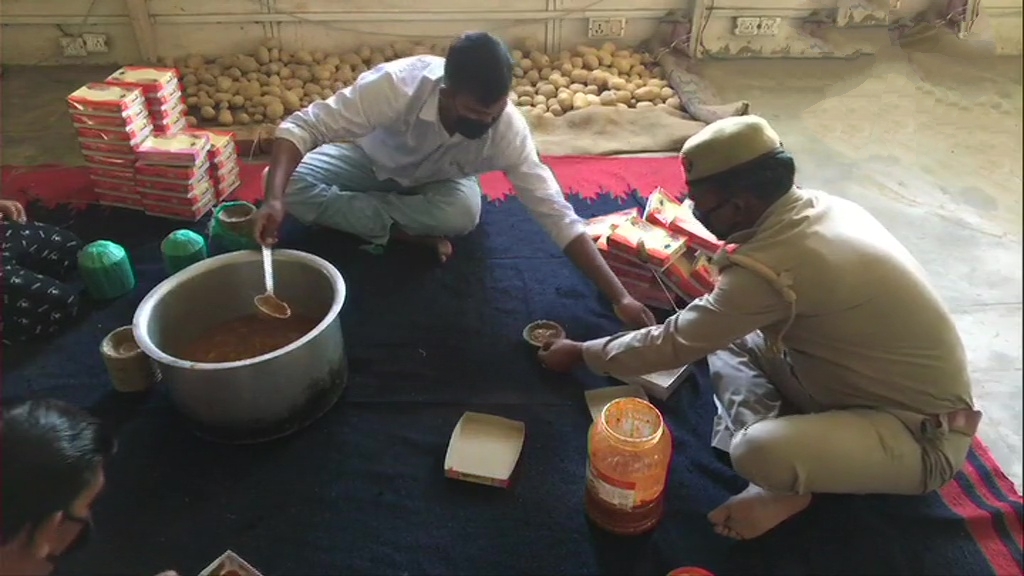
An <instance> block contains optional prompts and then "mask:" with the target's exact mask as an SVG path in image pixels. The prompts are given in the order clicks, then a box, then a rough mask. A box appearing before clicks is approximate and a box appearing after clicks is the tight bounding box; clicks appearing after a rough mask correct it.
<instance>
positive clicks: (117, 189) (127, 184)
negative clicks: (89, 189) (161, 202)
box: [92, 176, 139, 196]
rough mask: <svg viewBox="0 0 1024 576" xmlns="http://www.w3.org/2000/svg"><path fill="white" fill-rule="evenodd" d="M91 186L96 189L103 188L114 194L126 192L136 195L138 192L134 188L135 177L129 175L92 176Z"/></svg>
mask: <svg viewBox="0 0 1024 576" xmlns="http://www.w3.org/2000/svg"><path fill="white" fill-rule="evenodd" d="M92 183H93V187H94V188H96V189H97V190H101V189H102V190H105V191H107V192H111V193H116V194H127V195H129V196H138V195H139V193H138V192H137V191H136V189H135V179H134V178H133V177H131V176H129V177H128V178H123V179H116V180H115V179H111V178H104V177H98V176H92Z"/></svg>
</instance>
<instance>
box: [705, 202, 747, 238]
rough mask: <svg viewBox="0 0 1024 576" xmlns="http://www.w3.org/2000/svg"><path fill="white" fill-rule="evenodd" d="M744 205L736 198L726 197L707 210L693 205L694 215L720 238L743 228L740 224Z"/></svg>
mask: <svg viewBox="0 0 1024 576" xmlns="http://www.w3.org/2000/svg"><path fill="white" fill-rule="evenodd" d="M742 212H743V207H742V206H741V205H740V204H739V203H738V202H737V200H736V199H735V198H726V199H724V200H720V201H718V202H716V203H715V204H713V205H711V207H710V208H708V209H707V210H700V209H698V208H697V205H696V204H694V205H693V216H694V218H696V219H697V221H698V222H700V223H701V224H703V225H704V227H705V228H707V229H708V231H709V232H711V233H712V234H714V235H715V237H716V238H718V239H719V240H725V239H726V238H728V237H729V236H732V235H733V234H735V233H736V232H739V231H741V230H743V226H741V225H739V224H738V221H739V216H740V215H741V214H742Z"/></svg>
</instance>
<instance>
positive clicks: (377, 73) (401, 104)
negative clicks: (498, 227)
mask: <svg viewBox="0 0 1024 576" xmlns="http://www.w3.org/2000/svg"><path fill="white" fill-rule="evenodd" d="M512 68H513V64H512V59H511V55H510V54H509V51H508V49H507V47H506V46H505V45H504V43H502V42H501V40H499V39H497V38H495V37H494V36H492V35H490V34H486V33H470V34H465V35H463V36H462V37H460V38H458V39H457V40H456V41H455V42H454V43H453V44H452V45H451V48H450V49H449V52H448V56H447V57H446V58H440V57H437V56H428V55H424V56H413V57H410V58H402V59H399V60H395V61H393V62H388V63H385V64H381V65H379V66H377V67H375V68H373V69H372V70H369V71H367V72H364V73H363V74H362V75H361V76H360V77H359V79H358V80H357V81H356V83H355V84H353V85H352V86H350V87H348V88H346V89H344V90H341V91H340V92H338V93H337V94H335V95H334V96H332V97H330V98H328V99H327V100H324V101H322V102H314V103H313V104H311V105H310V106H309V107H308V108H306V109H305V110H302V111H300V112H296V113H295V114H293V115H291V116H290V117H289V118H287V119H286V120H285V121H284V122H282V123H281V125H280V126H279V127H278V129H277V133H276V138H275V142H274V147H273V152H272V156H271V161H270V167H269V171H268V173H267V177H266V190H265V194H266V197H265V201H264V203H263V205H262V206H261V208H260V211H259V213H258V215H257V224H256V235H257V239H258V240H259V241H260V242H262V243H264V244H272V243H273V242H275V241H276V240H277V231H278V228H279V227H280V224H281V220H282V218H283V217H284V213H285V211H287V212H288V213H289V214H291V215H292V216H293V217H295V218H296V219H297V220H299V221H300V222H302V223H304V224H312V225H320V226H325V227H328V228H333V229H335V230H341V231H343V232H348V233H350V234H354V235H356V236H359V237H361V238H363V239H365V240H367V241H368V242H370V243H372V244H374V245H378V246H380V245H384V244H386V243H387V242H388V241H389V240H390V239H391V238H396V239H404V240H410V241H415V242H420V243H425V244H428V245H430V246H433V247H434V248H436V250H437V254H438V257H439V258H440V260H441V261H442V262H444V261H446V260H447V259H448V258H449V257H450V256H451V253H452V246H451V243H450V242H449V241H448V238H449V237H453V236H459V235H462V234H466V233H468V232H470V231H471V230H473V229H474V228H475V227H476V225H477V223H478V222H479V219H480V208H481V206H480V204H481V190H480V182H479V180H478V178H477V177H478V176H479V175H480V174H484V173H487V172H491V171H495V170H501V171H503V172H505V174H506V175H507V176H508V178H509V180H510V181H511V182H512V184H513V186H514V187H515V188H516V191H517V193H518V197H519V200H520V201H521V202H522V203H523V204H524V205H525V206H526V208H527V209H528V210H529V211H530V212H531V214H532V215H533V217H534V218H535V219H536V220H537V221H538V222H539V223H540V225H541V226H542V227H543V228H544V230H545V231H546V232H547V233H548V234H549V235H550V236H551V238H552V239H553V240H554V241H555V243H557V244H558V246H559V248H561V249H562V250H563V251H564V252H565V254H566V255H567V256H568V257H569V259H570V260H572V262H573V263H574V264H575V265H576V266H577V267H578V268H579V269H580V270H581V271H583V272H584V273H585V274H586V275H587V276H588V277H589V278H590V279H591V281H593V282H594V283H595V285H597V287H598V289H599V290H600V291H601V292H602V294H604V295H605V296H606V297H607V298H608V299H609V300H610V301H611V302H612V304H613V305H614V307H615V312H616V314H617V315H618V316H619V318H620V319H621V320H623V321H624V322H625V323H626V324H628V325H630V326H634V327H640V326H647V325H650V324H652V323H653V322H654V318H653V316H652V315H651V312H650V311H649V310H648V309H647V308H646V307H645V306H644V305H642V304H640V303H639V302H637V301H636V300H635V299H633V298H632V297H631V296H629V294H628V293H627V292H626V290H625V289H624V288H623V287H622V284H621V283H620V282H619V280H618V279H617V278H616V277H615V275H614V274H612V272H611V270H609V269H608V266H607V265H606V264H605V262H604V260H603V259H602V258H601V256H600V254H599V253H598V251H597V249H596V247H595V246H594V243H593V242H592V241H591V240H590V239H589V237H588V236H587V234H586V233H585V229H584V223H583V221H582V219H581V218H580V217H579V216H577V215H576V213H575V212H574V211H573V209H572V206H570V205H569V203H568V202H567V201H566V200H565V197H564V195H563V193H562V190H561V187H560V186H559V184H558V182H557V181H556V180H555V178H554V176H553V175H552V173H551V171H550V170H549V169H548V168H547V166H545V165H544V164H543V163H542V162H541V161H540V156H539V155H538V153H537V149H536V147H535V145H534V142H533V138H532V136H531V134H530V129H529V126H528V125H527V123H526V120H525V119H524V118H523V117H522V115H521V114H520V113H519V111H518V110H516V109H515V107H513V106H509V105H508V93H509V90H510V88H511V84H512Z"/></svg>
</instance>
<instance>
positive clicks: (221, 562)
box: [199, 550, 263, 576]
mask: <svg viewBox="0 0 1024 576" xmlns="http://www.w3.org/2000/svg"><path fill="white" fill-rule="evenodd" d="M199 576H263V575H262V574H260V572H259V570H257V569H255V568H253V567H252V565H251V564H249V563H248V562H246V561H245V560H243V559H242V557H241V556H239V555H238V554H235V553H234V552H232V551H231V550H228V551H227V552H225V553H223V554H221V555H220V557H219V558H217V559H216V560H214V561H213V562H212V563H210V565H209V566H207V567H206V568H205V569H204V570H203V571H202V572H200V573H199Z"/></svg>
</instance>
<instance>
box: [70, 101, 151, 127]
mask: <svg viewBox="0 0 1024 576" xmlns="http://www.w3.org/2000/svg"><path fill="white" fill-rule="evenodd" d="M148 121H149V113H148V112H146V109H145V108H144V107H142V106H137V107H135V108H131V109H128V110H125V111H123V112H122V113H120V114H115V113H111V114H96V113H92V112H89V111H84V110H72V111H71V123H72V124H74V125H75V126H87V127H91V126H96V127H100V128H106V129H108V130H109V129H121V130H124V129H125V127H127V126H132V125H135V124H145V123H146V122H148Z"/></svg>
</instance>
